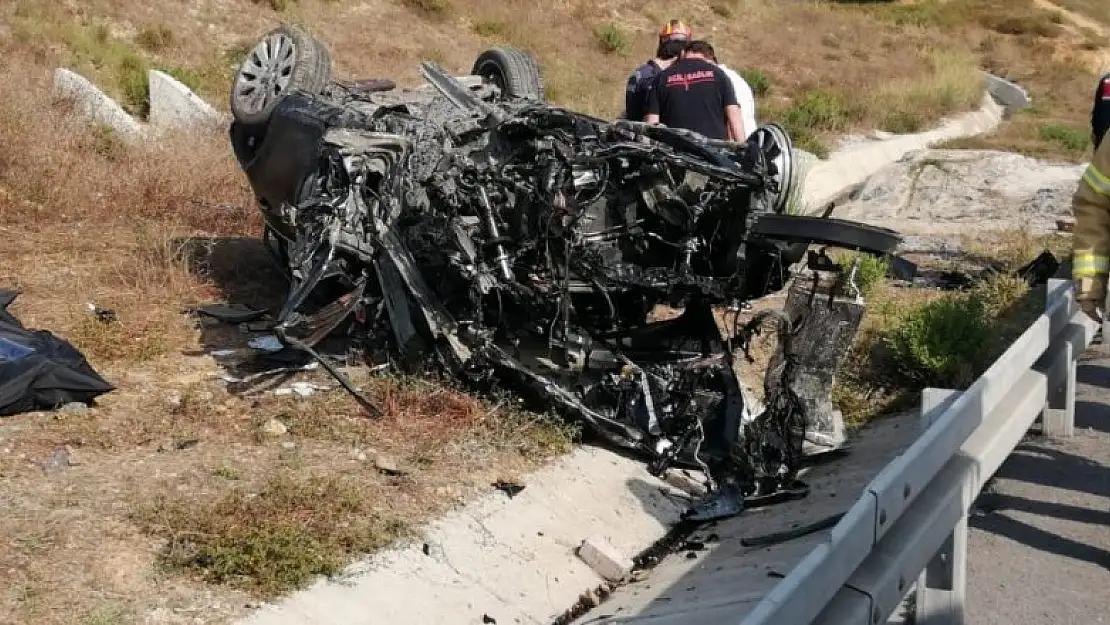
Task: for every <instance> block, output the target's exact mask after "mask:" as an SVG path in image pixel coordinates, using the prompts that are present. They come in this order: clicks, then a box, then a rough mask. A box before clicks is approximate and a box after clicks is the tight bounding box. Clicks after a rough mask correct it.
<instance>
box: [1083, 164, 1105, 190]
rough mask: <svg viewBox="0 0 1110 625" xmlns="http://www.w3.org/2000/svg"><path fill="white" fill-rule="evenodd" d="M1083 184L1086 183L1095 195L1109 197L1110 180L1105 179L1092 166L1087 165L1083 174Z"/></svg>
mask: <svg viewBox="0 0 1110 625" xmlns="http://www.w3.org/2000/svg"><path fill="white" fill-rule="evenodd" d="M1083 182H1086V183H1087V186H1089V187H1091V190H1093V191H1094V192H1095V193H1098V194H1099V195H1105V196H1107V197H1110V178H1107V177H1106V176H1105V175H1104V174H1103V173H1102V172H1101V171H1099V170H1098V169H1097V168H1096V167H1095V166H1094V165H1093V164H1091V165H1088V166H1087V171H1085V172H1083Z"/></svg>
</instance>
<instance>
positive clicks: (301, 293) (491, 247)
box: [230, 27, 899, 519]
mask: <svg viewBox="0 0 1110 625" xmlns="http://www.w3.org/2000/svg"><path fill="white" fill-rule="evenodd" d="M422 70H423V75H424V77H425V79H426V81H427V84H426V85H424V86H423V87H421V88H417V89H413V90H402V89H397V88H396V86H395V85H393V84H392V83H391V82H390V81H387V80H381V79H377V80H372V81H363V82H355V83H340V82H334V81H332V79H331V75H330V56H328V53H327V51H326V48H325V47H324V46H323V45H322V44H320V43H319V42H318V41H316V40H315V39H313V38H312V37H311V36H309V35H307V34H306V33H304V32H302V31H299V30H297V29H293V28H290V27H282V28H280V29H277V30H275V31H273V32H271V33H269V34H268V35H267V36H266V37H265V38H263V40H262V42H260V43H259V45H258V46H257V47H256V48H255V49H254V50H253V51H252V53H251V54H250V55H249V56H248V59H247V61H245V62H244V65H243V67H242V68H241V69H240V72H239V75H238V76H237V78H236V83H235V85H234V89H233V95H232V110H233V112H234V113H235V116H236V121H235V122H233V123H232V126H231V130H230V136H231V141H232V145H233V147H234V149H235V152H236V155H237V157H238V159H239V162H240V164H241V166H242V167H243V170H244V172H245V173H246V175H247V177H248V179H249V180H250V183H251V185H252V188H253V189H254V191H255V194H256V196H257V198H258V201H259V204H260V207H261V210H262V212H263V215H264V216H265V220H266V227H265V236H266V239H267V241H268V243H269V245H270V247H271V249H272V250H273V251H274V254H275V256H276V258H277V259H278V260H279V263H280V264H281V265H282V267H283V268H284V269H285V270H286V272H287V274H288V277H289V281H290V289H289V294H288V298H287V299H286V302H285V304H284V306H283V308H282V310H281V312H280V314H279V316H278V321H277V324H276V326H275V331H276V332H277V334H278V336H279V338H280V339H281V340H282V341H283V342H284V343H285V344H286V345H289V346H292V347H294V348H297V349H301V350H305V351H307V352H309V353H312V354H314V355H316V356H317V357H318V358H320V360H321V364H323V365H324V366H325V367H328V368H329V370H330V371H332V372H333V374H334V375H336V376H337V378H338V379H340V381H341V382H344V384H345V385H346V386H347V387H348V390H350V391H351V392H352V393H353V394H354V395H355V396H356V397H357V398H358V399H359V401H360V402H361V403H362V404H363V405H364V406H365V407H366V408H367V410H368V411H370V412H371V413H373V412H374V411H375V410H376V408H375V406H374V404H373V402H371V401H370V400H369V399H367V398H365V397H363V396H362V395H361V394H360V393H359V392H358V391H357V390H356V389H355V388H354V387H353V386H351V385H350V384H349V383H346V382H345V381H344V379H343V376H342V375H341V374H340V373H339V372H338V371H336V370H335V369H334V368H332V367H331V366H330V365H328V363H327V359H326V358H323V357H321V356H319V354H316V352H315V350H314V349H313V348H314V346H315V345H317V344H318V343H319V342H320V341H321V340H323V339H324V338H325V337H327V336H330V335H336V334H342V335H345V336H347V337H349V338H350V340H351V341H352V342H354V343H357V344H359V345H362V346H363V347H364V348H365V351H366V352H367V353H370V354H377V355H378V356H377V358H376V359H379V358H387V359H388V361H389V363H390V364H391V366H393V367H395V368H397V369H399V370H401V371H405V372H429V371H435V372H440V373H442V374H446V375H448V376H450V377H452V378H453V379H456V380H458V381H461V382H463V383H464V384H465V385H467V386H468V387H469V388H471V389H473V390H475V391H477V392H489V391H491V390H497V389H503V390H507V391H509V392H511V393H513V394H514V395H516V396H517V397H520V398H521V399H523V400H526V401H527V402H529V404H530V405H531V406H532V407H533V408H534V409H536V410H539V411H547V410H553V411H555V412H558V413H560V414H561V415H563V416H564V417H567V418H570V419H572V420H574V421H576V422H578V423H581V424H583V425H584V426H585V429H586V430H587V431H588V432H589V433H591V434H593V435H596V436H599V437H601V438H602V439H604V440H605V441H607V442H608V443H610V444H613V445H617V446H620V447H622V448H625V449H629V450H633V451H635V452H637V453H640V454H643V455H644V456H645V457H646V458H647V460H648V461H649V463H650V470H651V471H652V472H653V473H655V474H661V473H662V472H663V471H665V470H666V469H667V468H668V467H669V466H671V465H674V464H680V465H683V466H690V467H699V468H702V469H703V470H704V471H705V473H706V475H707V477H708V478H709V485H710V487H711V490H712V491H713V493H714V495H715V497H714V498H712V499H711V500H710V501H709V502H708V504H707V506H706V507H703V508H700V509H698V510H696V511H695V512H694V518H701V519H706V518H713V517H718V516H722V515H727V514H732V513H735V512H736V511H738V510H739V508H740V506H741V501H742V499H744V498H747V499H748V500H749V502H750V501H752V500H764V499H766V498H774V497H777V496H784V494H785V495H787V496H789V495H790V494H791V493H797V492H798V486H797V484H796V482H795V477H796V473H797V470H798V469H799V467H800V464H801V461H802V441H803V438H804V436H805V429H806V424H807V415H806V410H807V409H806V405H807V402H806V401H805V398H803V397H800V396H799V395H798V392H797V387H796V385H795V384H793V380H795V378H796V371H795V369H796V368H797V366H798V358H799V354H802V356H801V357H804V354H805V352H806V349H805V346H801V347H802V348H801V349H799V346H792V345H791V343H790V342H791V339H792V337H795V336H797V335H798V333H799V331H800V328H801V327H802V325H803V324H805V323H807V316H806V315H800V316H799V315H791V314H788V313H787V312H785V311H781V310H780V311H774V310H770V311H762V312H760V313H758V314H756V315H755V316H754V318H753V319H752V320H751V321H750V322H749V323H747V324H745V325H744V326H742V327H731V328H726V327H723V326H725V325H726V322H724V321H723V319H725V318H727V315H722V311H725V310H729V309H731V310H733V311H736V310H738V309H740V308H742V307H743V306H744V305H745V304H746V303H748V302H750V301H752V300H754V299H757V298H760V297H762V296H764V295H767V294H768V293H773V292H776V291H779V290H781V289H783V288H784V287H785V286H786V285H788V284H789V283H790V282H791V279H792V278H793V277H794V273H795V271H794V268H795V267H796V266H797V265H798V264H799V263H800V261H802V259H803V256H804V254H805V252H806V249H807V247H808V246H809V245H810V244H811V243H823V244H828V245H832V246H839V247H845V248H851V249H859V250H865V251H869V252H872V253H876V254H885V253H890V252H892V251H893V250H894V248H895V246H896V245H897V244H898V242H899V237H898V235H897V234H896V233H893V232H891V231H888V230H883V229H878V228H871V227H868V226H865V225H862V224H854V223H850V222H843V221H839V220H835V219H828V218H822V217H809V216H795V215H789V214H787V212H788V208H789V206H790V203H791V201H792V198H793V197H794V196H795V195H796V189H795V180H794V179H795V174H794V171H793V154H792V147H791V144H790V140H789V137H788V136H787V134H786V133H785V132H784V131H783V130H782V129H781V128H780V127H778V126H776V125H773V124H772V125H766V126H762V127H760V128H759V129H757V130H756V131H755V132H754V133H753V134H752V136H751V137H750V138H749V139H748V140H747V141H746V142H744V143H727V142H718V141H711V140H709V139H706V138H705V137H702V136H700V135H697V134H696V133H692V132H688V131H683V130H679V129H672V128H666V127H662V126H649V125H646V124H642V123H636V122H630V121H624V120H619V121H606V120H603V119H599V118H595V117H592V116H588V115H584V114H581V113H576V112H573V111H569V110H566V109H563V108H560V107H557V106H554V105H552V104H550V103H548V102H546V101H545V100H544V98H543V86H542V78H541V77H540V74H539V69H538V67H537V65H536V64H535V62H534V60H532V58H531V57H530V56H529V55H527V54H526V53H524V52H522V51H519V50H515V49H512V48H494V49H492V50H489V51H487V52H485V53H483V54H482V55H481V56H479V57H478V61H477V62H476V63H475V66H474V68H473V70H472V72H471V74H470V75H468V76H465V77H462V78H456V77H453V76H451V75H449V74H448V73H447V72H445V71H444V70H443V69H442V68H440V67H439V66H438V65H435V64H433V63H424V64H423V65H422ZM814 259H816V260H814ZM821 259H824V260H827V258H826V257H824V256H823V255H819V256H813V255H812V254H811V262H810V264H809V267H810V268H816V269H818V270H820V271H823V272H826V273H827V272H829V271H832V272H833V273H834V274H836V270H835V267H832V266H829V265H827V264H821V262H820V261H821ZM815 262H816V264H814V263H815ZM800 277H801V276H799V278H800ZM850 278H851V276H850V275H839V274H837V277H836V279H835V280H834V284H833V286H832V287H830V289H831V290H830V289H826V291H825V292H827V293H828V294H829V295H828V296H829V298H830V300H831V299H832V298H833V297H835V296H837V294H838V293H839V292H840V291H842V290H843V289H844V288H845V287H850V285H851V279H850ZM849 291H850V289H849ZM815 292H816V291H815ZM849 297H850V298H857V297H858V294H855V293H849ZM661 309H664V310H671V311H675V312H676V314H675V315H672V316H670V317H669V318H665V319H661V318H659V315H658V314H657V313H658V311H659V310H661ZM733 316H734V317H735V315H733ZM733 325H734V326H735V325H736V324H735V323H734V324H733ZM767 327H771V328H772V329H774V330H776V331H777V332H778V333H779V351H778V354H777V357H776V358H775V359H774V360H773V366H772V367H771V369H770V370H768V372H767V373H766V375H765V376H764V378H763V386H764V388H763V399H762V401H756V400H755V399H754V398H753V397H752V396H751V393H750V392H749V391H748V390H747V389H745V388H744V385H743V384H742V382H741V380H740V377H739V376H738V374H737V363H736V362H735V360H734V359H735V354H736V353H737V351H738V350H740V351H742V348H743V347H744V346H745V343H746V341H747V340H749V339H750V338H751V336H752V335H753V334H754V333H756V332H758V331H760V330H761V329H765V328H767ZM852 333H853V334H854V328H853V330H852ZM811 335H812V333H811ZM831 373H832V372H830V376H831Z"/></svg>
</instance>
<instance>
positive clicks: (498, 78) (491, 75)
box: [478, 63, 506, 97]
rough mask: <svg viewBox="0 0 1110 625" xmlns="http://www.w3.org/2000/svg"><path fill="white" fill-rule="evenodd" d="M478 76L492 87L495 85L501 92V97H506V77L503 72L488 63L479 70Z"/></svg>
mask: <svg viewBox="0 0 1110 625" xmlns="http://www.w3.org/2000/svg"><path fill="white" fill-rule="evenodd" d="M478 75H479V76H481V77H482V79H483V80H484V81H485V82H486V83H488V84H491V85H494V86H495V87H497V88H498V89H500V90H501V97H505V95H506V94H505V76H503V75H502V74H501V70H499V69H498V68H497V66H496V65H493V64H491V63H486V64H485V65H483V66H482V67H481V68H480V69H479V70H478Z"/></svg>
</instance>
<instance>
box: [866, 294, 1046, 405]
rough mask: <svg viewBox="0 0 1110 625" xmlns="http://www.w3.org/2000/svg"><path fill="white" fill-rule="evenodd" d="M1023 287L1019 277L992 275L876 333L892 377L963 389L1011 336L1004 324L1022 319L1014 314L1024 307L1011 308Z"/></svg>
mask: <svg viewBox="0 0 1110 625" xmlns="http://www.w3.org/2000/svg"><path fill="white" fill-rule="evenodd" d="M1027 291H1028V286H1027V285H1026V283H1025V282H1024V281H1023V280H1021V279H1019V278H1016V277H1013V276H1009V275H1005V274H997V275H995V276H992V277H990V278H988V279H987V280H984V281H983V282H981V283H979V284H977V285H976V286H975V287H974V288H973V289H971V290H970V291H968V292H964V293H958V294H955V295H951V296H949V297H943V298H940V299H936V300H933V301H930V302H928V303H926V304H924V305H922V306H920V307H918V308H915V309H913V310H911V311H909V312H908V313H907V314H906V315H905V316H904V317H903V318H902V319H901V320H900V321H899V322H898V323H897V324H895V325H894V326H893V327H891V328H889V329H887V330H885V331H884V332H883V333H882V335H881V340H882V343H883V345H884V347H886V348H888V349H889V350H890V358H891V360H892V362H893V363H894V365H895V368H894V369H893V371H894V374H895V376H896V377H897V378H898V379H900V380H902V381H904V382H906V383H908V384H914V385H921V386H935V387H939V388H955V389H963V388H966V387H967V386H968V385H969V384H971V382H973V381H974V380H975V378H976V377H977V376H978V375H980V374H981V373H982V372H983V371H984V370H985V369H986V367H987V366H989V365H990V363H991V362H993V361H994V360H995V359H996V358H997V357H998V356H999V355H1000V354H1001V353H1002V351H1003V350H1004V349H1005V347H1006V346H1008V345H1009V342H1010V341H1012V340H1013V338H1014V337H1015V335H1014V334H1013V333H1012V332H1006V331H1003V330H1004V328H1005V327H1006V326H1007V325H1012V324H1013V322H1014V317H1017V318H1018V319H1021V320H1026V317H1027V315H1022V314H1020V313H1021V312H1026V313H1027V312H1028V310H1024V311H1015V308H1016V307H1018V306H1019V304H1020V303H1021V302H1022V300H1023V298H1024V296H1025V295H1026V293H1027ZM1027 308H1028V307H1027ZM1029 318H1030V319H1031V317H1029ZM1022 329H1024V328H1022Z"/></svg>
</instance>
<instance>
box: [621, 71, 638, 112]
mask: <svg viewBox="0 0 1110 625" xmlns="http://www.w3.org/2000/svg"><path fill="white" fill-rule="evenodd" d="M639 81H640V72H639V70H637V71H634V72H632V73H631V74H629V75H628V82H626V83H625V85H624V113H622V114H621V117H623V118H624V119H632V112H633V111H635V110H636V108H637V106H636V105H637V103H638V102H637V100H638V98H639V97H640V93H639V91H638V90H637V87H639V84H638V83H639ZM636 121H639V120H636Z"/></svg>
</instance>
